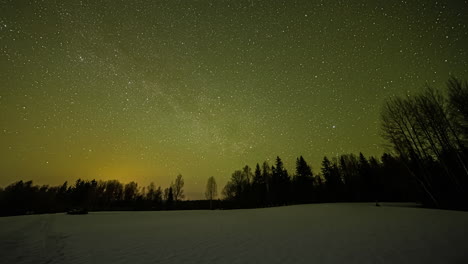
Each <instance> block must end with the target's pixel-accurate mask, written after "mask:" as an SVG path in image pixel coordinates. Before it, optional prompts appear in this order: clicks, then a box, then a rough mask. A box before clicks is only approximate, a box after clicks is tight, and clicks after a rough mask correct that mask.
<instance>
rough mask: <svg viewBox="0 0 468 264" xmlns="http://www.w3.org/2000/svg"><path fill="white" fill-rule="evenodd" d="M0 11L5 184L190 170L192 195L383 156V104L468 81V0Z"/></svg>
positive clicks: (166, 178) (7, 1)
mask: <svg viewBox="0 0 468 264" xmlns="http://www.w3.org/2000/svg"><path fill="white" fill-rule="evenodd" d="M0 5H1V10H0V43H1V45H0V50H1V52H0V57H1V59H0V65H1V66H0V80H1V83H0V129H1V130H0V158H1V159H0V164H1V166H0V186H5V185H7V184H10V183H12V182H14V181H17V180H20V179H23V180H29V179H32V180H34V181H35V183H38V184H52V185H58V184H61V183H63V182H64V181H65V180H68V181H71V182H74V181H75V180H76V179H77V178H83V179H93V178H95V179H98V180H99V179H103V180H108V179H118V180H120V181H122V182H124V183H126V182H129V181H132V180H133V181H136V182H138V183H139V184H140V185H147V184H148V183H149V182H151V181H154V182H155V184H156V185H161V186H162V187H163V188H164V187H167V186H168V184H169V183H170V182H171V181H172V180H173V179H174V178H175V177H176V176H177V174H178V173H181V174H182V175H183V177H184V179H185V191H186V193H187V196H188V198H190V199H195V198H202V197H203V192H204V188H205V185H206V181H207V179H208V177H210V176H214V177H215V178H216V180H217V181H218V188H219V189H221V188H222V187H223V186H224V184H225V183H226V181H227V180H228V178H229V177H230V175H231V173H232V172H233V171H234V170H235V169H240V168H241V167H242V166H244V165H246V164H249V165H250V166H254V165H255V164H256V163H257V162H259V163H261V162H263V161H264V160H269V161H270V162H271V163H272V162H273V160H274V158H275V157H276V156H277V155H279V156H280V157H281V158H283V160H284V163H285V166H286V168H287V169H288V170H289V171H290V172H293V171H294V162H295V159H296V157H297V156H299V155H303V156H304V158H305V159H306V160H307V161H308V162H309V163H311V164H312V169H313V171H314V172H319V169H320V168H319V164H320V162H321V160H322V158H323V156H324V155H327V156H336V155H338V154H344V153H359V152H363V153H364V154H365V155H367V156H369V155H376V156H380V155H381V154H382V153H383V151H384V150H385V142H384V141H383V140H382V139H381V137H380V132H379V112H380V109H381V107H382V105H383V102H384V100H385V99H386V98H389V97H390V96H393V95H400V96H401V95H406V94H413V93H415V92H417V91H420V90H421V89H423V87H424V85H425V83H428V84H430V85H432V86H434V87H440V88H442V87H443V86H444V83H445V81H446V80H447V79H448V78H449V76H450V75H451V74H452V75H454V76H458V77H459V78H462V79H466V78H468V26H467V24H468V1H456V0H455V1H447V2H445V1H438V2H435V1H289V0H288V1H286V0H285V1H256V0H255V1H150V0H145V1H143V0H140V1H123V0H121V1H116V0H112V1H111V0H108V1H94V0H92V1H69V0H66V1H62V0H60V1H59V0H57V1H52V0H51V1H20V0H1V1H0ZM219 191H220V190H219Z"/></svg>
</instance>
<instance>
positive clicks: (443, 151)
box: [0, 78, 468, 216]
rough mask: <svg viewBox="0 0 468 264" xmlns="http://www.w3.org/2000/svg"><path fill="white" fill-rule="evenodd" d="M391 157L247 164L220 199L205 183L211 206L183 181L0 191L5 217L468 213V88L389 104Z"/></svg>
mask: <svg viewBox="0 0 468 264" xmlns="http://www.w3.org/2000/svg"><path fill="white" fill-rule="evenodd" d="M381 133H382V137H383V138H384V139H385V140H386V142H387V143H388V151H387V153H384V154H383V155H382V156H381V157H372V156H371V157H366V156H365V155H363V154H362V153H359V154H358V155H356V154H343V155H340V156H337V157H324V158H323V160H322V162H321V168H320V170H318V171H313V170H312V168H311V166H310V165H309V164H308V163H307V161H306V160H305V159H304V158H303V157H302V156H299V157H298V158H297V160H296V164H295V165H296V166H295V170H294V171H293V172H288V171H287V169H286V168H285V167H284V165H283V162H282V160H281V158H280V157H276V160H275V162H274V164H269V163H268V162H263V163H262V164H258V163H257V164H256V165H255V166H254V167H250V166H248V165H246V166H244V167H243V168H241V169H239V170H236V171H234V172H233V173H232V175H231V177H230V180H229V181H228V183H227V184H226V186H224V188H223V189H222V190H221V194H222V195H221V196H220V197H218V191H217V186H216V180H215V178H214V177H210V178H207V188H206V192H205V196H206V200H199V201H190V200H184V198H185V195H184V190H183V187H184V180H183V177H182V175H178V176H177V177H176V179H175V180H174V182H173V183H172V184H171V185H170V186H169V187H167V188H165V189H162V188H161V187H160V186H158V187H157V186H156V185H155V184H154V183H151V184H149V185H148V186H139V185H138V184H137V183H136V182H130V183H127V184H123V183H121V182H119V181H118V180H108V181H96V180H91V181H89V180H82V179H78V180H77V181H76V182H75V183H73V184H69V183H68V182H65V183H64V184H62V185H60V186H48V185H43V186H39V185H34V184H33V182H32V181H18V182H15V183H12V184H10V185H8V186H7V187H5V188H0V215H1V216H7V215H21V214H33V213H55V212H66V211H68V210H71V209H73V208H85V209H86V210H89V211H103V210H176V209H177V210H185V209H234V208H257V207H270V206H282V205H290V204H303V203H324V202H375V203H376V204H377V205H378V202H384V201H400V202H404V201H405V202H406V201H411V202H419V203H421V204H422V205H423V206H425V207H430V208H442V209H456V210H468V149H467V147H466V146H467V143H468V142H467V141H468V83H467V82H466V81H465V82H462V81H460V80H458V79H456V78H451V79H449V80H448V82H447V85H446V89H444V90H437V89H435V88H432V87H429V86H427V87H426V88H425V89H424V90H423V91H422V92H420V93H418V94H416V95H414V96H406V97H396V96H395V97H392V98H389V99H388V100H387V101H386V102H385V104H384V106H383V108H382V110H381Z"/></svg>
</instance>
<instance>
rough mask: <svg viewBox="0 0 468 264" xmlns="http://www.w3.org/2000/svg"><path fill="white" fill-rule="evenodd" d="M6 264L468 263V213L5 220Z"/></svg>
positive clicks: (1, 243)
mask: <svg viewBox="0 0 468 264" xmlns="http://www.w3.org/2000/svg"><path fill="white" fill-rule="evenodd" d="M0 263H468V212H456V211H444V210H430V209H421V208H409V207H397V206H390V205H385V204H384V205H383V206H382V207H375V206H373V205H372V204H315V205H298V206H288V207H277V208H266V209H250V210H230V211H227V210H226V211H172V212H102V213H90V214H89V215H74V216H71V215H66V214H56V215H31V216H16V217H4V218H0Z"/></svg>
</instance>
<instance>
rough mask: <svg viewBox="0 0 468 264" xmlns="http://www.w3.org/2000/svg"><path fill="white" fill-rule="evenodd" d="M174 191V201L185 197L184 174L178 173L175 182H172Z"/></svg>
mask: <svg viewBox="0 0 468 264" xmlns="http://www.w3.org/2000/svg"><path fill="white" fill-rule="evenodd" d="M172 191H173V195H174V201H175V202H177V201H180V200H181V199H184V198H185V195H184V179H182V175H181V174H179V175H177V178H176V180H175V183H174V184H172Z"/></svg>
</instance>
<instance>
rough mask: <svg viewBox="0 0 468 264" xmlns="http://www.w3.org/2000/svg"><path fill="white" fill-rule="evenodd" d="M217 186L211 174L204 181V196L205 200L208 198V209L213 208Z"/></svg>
mask: <svg viewBox="0 0 468 264" xmlns="http://www.w3.org/2000/svg"><path fill="white" fill-rule="evenodd" d="M217 189H218V187H217V185H216V180H215V178H214V177H213V176H211V177H210V178H208V182H207V183H206V191H205V197H206V199H207V200H210V209H213V199H214V198H216V196H217V195H218V190H217Z"/></svg>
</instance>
